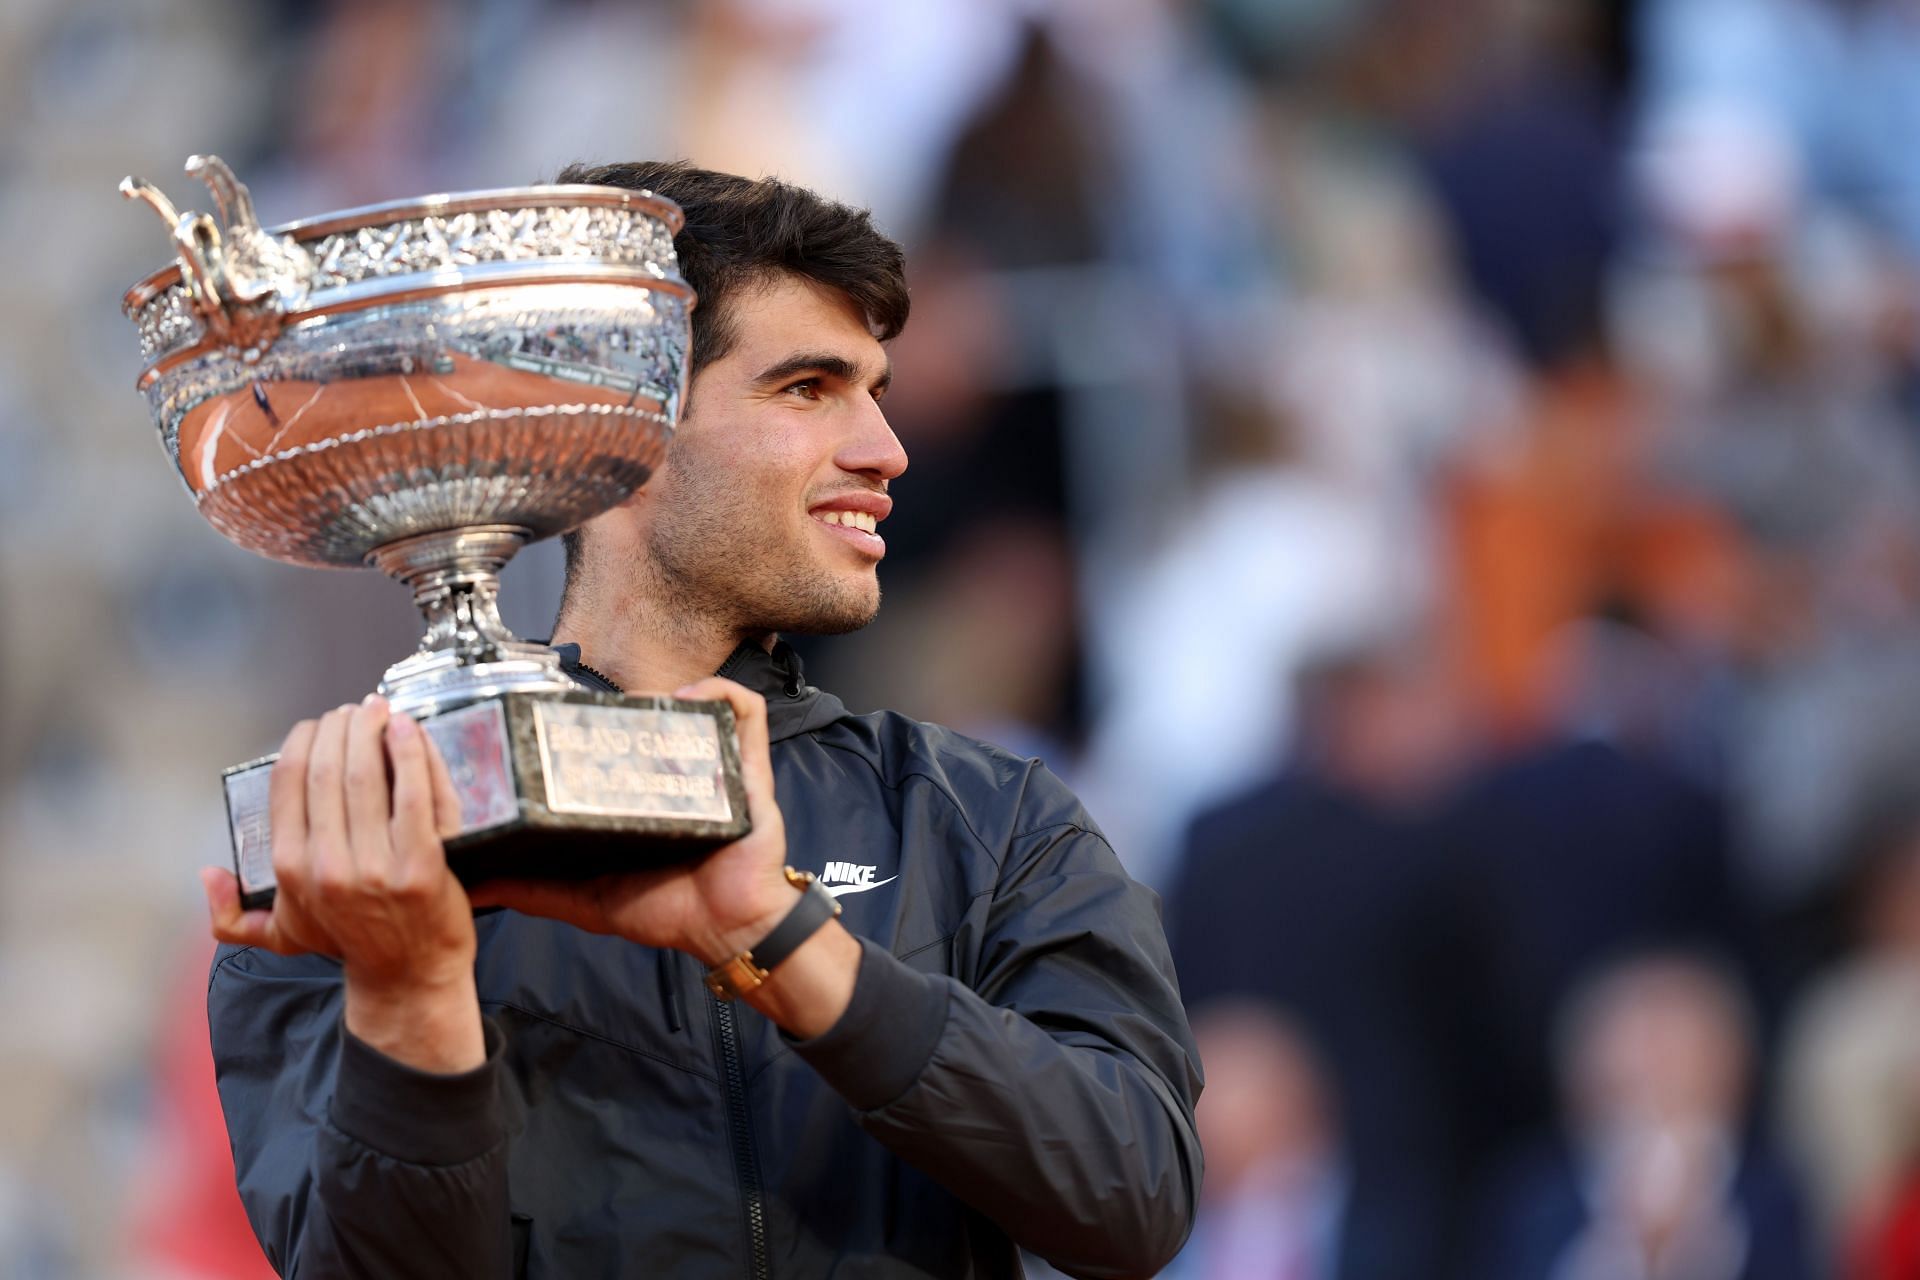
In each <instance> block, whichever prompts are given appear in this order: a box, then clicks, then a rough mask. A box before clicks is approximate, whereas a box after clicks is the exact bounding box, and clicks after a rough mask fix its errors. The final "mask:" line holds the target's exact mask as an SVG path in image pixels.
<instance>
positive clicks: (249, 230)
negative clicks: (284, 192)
mask: <svg viewBox="0 0 1920 1280" xmlns="http://www.w3.org/2000/svg"><path fill="white" fill-rule="evenodd" d="M187 173H188V174H189V175H191V176H193V177H195V178H198V179H200V180H201V181H202V182H204V183H206V184H207V190H208V191H209V192H211V193H212V195H213V204H214V209H215V210H216V211H217V212H218V213H219V215H220V221H219V222H218V223H216V222H215V221H214V219H213V218H212V217H211V216H209V215H208V214H204V213H188V214H182V213H180V212H179V211H178V210H177V209H175V208H174V206H173V203H172V201H170V200H168V199H167V197H166V195H165V194H164V193H162V192H161V191H160V189H159V188H158V187H155V186H154V185H153V184H152V183H150V182H147V181H145V180H144V179H141V178H135V177H132V176H128V177H126V178H123V179H121V180H120V194H121V195H123V196H125V197H126V198H127V199H129V200H141V201H144V202H145V203H146V204H147V205H148V206H149V207H151V208H152V209H153V211H154V212H155V213H157V214H159V215H160V217H161V219H162V220H164V221H165V222H166V224H167V228H168V230H169V231H170V232H172V236H173V247H174V255H175V256H176V257H177V258H178V259H179V260H180V270H181V274H182V276H183V277H184V279H185V281H186V285H187V290H188V292H189V294H191V295H192V298H193V304H194V309H195V310H197V311H198V312H199V313H200V315H201V318H202V319H203V320H204V322H205V324H206V326H207V334H208V336H209V337H212V338H214V339H215V340H217V341H220V342H223V343H225V344H226V346H227V347H228V349H229V351H230V353H231V354H234V355H237V356H239V357H240V358H241V359H243V360H247V361H249V362H251V361H255V360H258V359H259V358H260V355H261V353H262V352H264V351H265V350H266V349H267V348H269V347H271V346H272V345H273V343H274V340H275V339H276V338H278V337H279V336H280V330H281V329H282V328H283V327H284V326H285V324H286V316H287V313H288V312H289V311H291V310H293V309H295V308H296V307H298V306H299V305H300V304H301V303H303V302H304V301H305V300H306V297H307V293H308V290H309V289H310V288H311V284H312V278H313V259H312V258H311V257H310V256H309V255H308V254H307V252H306V250H304V249H302V248H301V247H300V246H299V245H297V244H295V243H294V242H293V241H292V239H291V238H289V239H286V240H284V241H283V240H281V239H278V238H276V237H274V236H272V235H269V234H268V233H267V232H265V231H263V230H261V229H260V220H259V218H258V217H256V216H255V214H254V211H253V196H252V195H251V194H250V193H249V192H248V191H247V187H246V184H245V183H243V182H241V181H240V179H238V178H236V177H235V176H234V173H233V170H232V169H230V168H229V167H228V166H227V163H226V162H225V161H224V160H222V159H220V157H219V156H200V155H196V156H190V157H188V159H187Z"/></svg>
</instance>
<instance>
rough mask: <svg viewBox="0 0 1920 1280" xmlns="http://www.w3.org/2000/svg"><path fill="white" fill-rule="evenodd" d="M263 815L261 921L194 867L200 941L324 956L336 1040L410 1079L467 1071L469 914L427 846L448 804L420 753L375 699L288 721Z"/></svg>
mask: <svg viewBox="0 0 1920 1280" xmlns="http://www.w3.org/2000/svg"><path fill="white" fill-rule="evenodd" d="M389 776H391V781H389ZM268 805H269V813H270V816H271V821H272V830H273V873H274V877H275V880H276V892H275V894H274V901H273V908H272V910H270V911H242V910H241V908H240V892H239V886H238V884H237V883H236V882H235V880H234V877H233V874H232V873H231V872H228V871H224V870H219V869H216V868H211V867H210V868H207V869H206V870H205V871H203V872H202V873H201V880H202V883H203V884H204V885H205V887H206V892H207V905H208V908H209V911H210V912H211V914H212V917H213V936H214V937H216V938H218V939H220V941H222V942H232V943H237V944H240V945H242V946H257V947H264V948H266V949H267V950H269V951H275V952H278V953H280V954H282V955H295V954H299V953H302V952H319V953H322V954H326V955H332V956H336V957H338V958H339V960H340V963H341V966H342V968H343V969H344V970H345V977H346V987H347V993H346V994H347V999H346V1005H347V1008H346V1023H347V1029H348V1030H350V1031H352V1032H353V1033H354V1034H355V1035H356V1036H358V1037H360V1038H361V1039H362V1040H364V1041H366V1042H367V1043H368V1044H370V1045H372V1046H373V1047H374V1048H375V1049H378V1050H380V1051H381V1052H383V1053H385V1054H387V1055H388V1056H390V1057H393V1058H396V1059H398V1060H400V1061H402V1062H405V1063H407V1064H408V1065H410V1066H414V1067H418V1068H420V1069H422V1070H426V1071H442V1072H453V1071H464V1070H468V1069H470V1068H473V1067H477V1066H479V1065H480V1063H481V1062H483V1061H485V1058H486V1051H485V1046H484V1041H483V1037H482V1033H481V1025H480V1003H479V997H478V995H477V994H476V992H475V988H474V979H473V960H474V952H475V949H476V942H475V936H474V928H473V912H472V908H471V906H470V905H469V903H468V901H467V895H466V893H465V891H464V890H462V888H461V887H460V883H459V881H457V880H456V879H454V877H453V873H452V872H451V871H449V870H448V869H447V858H446V851H445V849H444V847H443V846H442V843H441V841H442V839H443V838H444V837H445V836H446V835H450V834H452V833H453V832H454V831H456V830H458V829H459V816H460V802H459V798H458V796H457V795H455V793H454V790H453V783H452V781H451V779H450V778H449V777H448V775H447V769H446V765H445V763H444V762H443V761H442V760H441V759H440V754H439V752H438V751H437V750H436V749H435V748H434V746H433V740H432V739H431V738H429V737H427V735H426V734H425V733H424V732H422V731H421V729H420V727H419V725H417V724H416V723H414V721H413V720H412V719H411V718H409V717H407V716H405V715H395V714H390V713H389V711H388V708H387V704H386V702H385V700H384V699H381V698H378V697H370V698H368V699H367V700H366V701H365V702H363V703H361V704H360V705H359V706H358V707H351V706H347V707H340V708H337V709H336V710H333V711H330V712H328V713H327V714H326V715H325V716H323V717H321V718H320V720H318V721H317V722H316V721H312V720H306V721H302V722H301V723H300V724H298V725H295V726H294V729H293V732H292V733H290V734H288V735H287V740H286V743H285V744H284V745H283V746H282V747H281V749H280V758H279V760H277V761H276V762H275V763H274V766H273V777H272V782H271V786H270V791H269V797H268Z"/></svg>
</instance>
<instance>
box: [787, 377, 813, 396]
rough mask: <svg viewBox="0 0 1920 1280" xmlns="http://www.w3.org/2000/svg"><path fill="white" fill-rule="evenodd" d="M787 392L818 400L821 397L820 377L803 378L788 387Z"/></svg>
mask: <svg viewBox="0 0 1920 1280" xmlns="http://www.w3.org/2000/svg"><path fill="white" fill-rule="evenodd" d="M785 394H787V395H792V396H798V397H800V398H801V399H802V400H818V399H819V398H820V379H818V378H802V379H801V380H800V381H798V382H796V383H794V384H793V385H792V386H789V387H787V388H786V389H785Z"/></svg>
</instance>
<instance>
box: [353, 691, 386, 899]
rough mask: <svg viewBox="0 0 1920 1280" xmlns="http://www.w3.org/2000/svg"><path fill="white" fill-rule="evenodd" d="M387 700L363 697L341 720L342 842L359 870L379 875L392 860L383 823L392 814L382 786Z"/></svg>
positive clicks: (384, 762) (374, 696) (383, 780)
mask: <svg viewBox="0 0 1920 1280" xmlns="http://www.w3.org/2000/svg"><path fill="white" fill-rule="evenodd" d="M387 715H388V713H387V700H386V699H385V698H382V697H379V696H378V695H373V696H369V697H368V698H367V700H366V701H365V702H362V703H361V704H360V705H359V706H357V707H355V708H354V709H353V711H352V713H351V714H350V715H349V716H348V717H347V731H346V766H345V767H346V775H345V776H346V814H347V842H348V845H349V846H350V848H351V849H352V851H353V860H354V862H355V863H356V864H357V867H358V869H359V870H361V871H370V872H376V873H384V872H385V871H386V870H387V869H388V867H389V866H390V864H391V863H392V860H393V847H392V844H391V842H390V841H389V839H388V834H387V824H388V821H389V820H390V819H391V818H392V816H393V797H392V791H391V789H390V788H389V787H388V785H387V748H386V742H385V736H386V730H387Z"/></svg>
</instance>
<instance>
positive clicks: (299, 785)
mask: <svg viewBox="0 0 1920 1280" xmlns="http://www.w3.org/2000/svg"><path fill="white" fill-rule="evenodd" d="M319 728H320V726H319V724H318V722H316V721H313V720H302V721H301V722H300V723H299V724H296V725H295V726H293V730H292V732H290V733H288V734H287V740H286V741H285V742H283V743H281V744H280V758H279V759H278V760H275V761H274V762H273V773H272V774H271V775H270V776H269V780H268V783H267V823H268V831H269V832H270V834H271V839H272V849H273V878H274V880H275V882H276V883H277V884H279V885H281V886H282V887H283V888H285V887H289V886H290V887H291V888H292V890H293V891H294V892H298V891H299V890H300V889H301V888H302V887H303V886H305V884H306V882H307V875H308V857H307V760H308V757H309V756H311V755H312V753H313V739H314V735H315V733H317V732H318V730H319Z"/></svg>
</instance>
